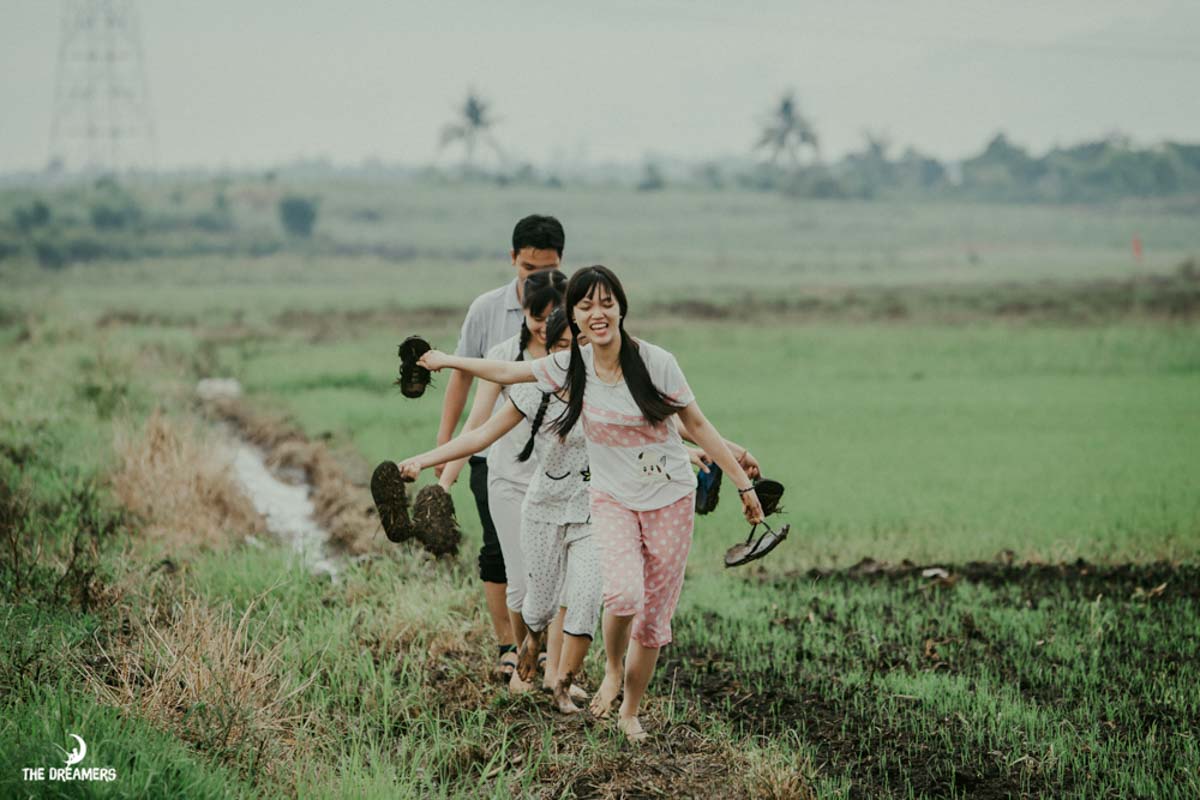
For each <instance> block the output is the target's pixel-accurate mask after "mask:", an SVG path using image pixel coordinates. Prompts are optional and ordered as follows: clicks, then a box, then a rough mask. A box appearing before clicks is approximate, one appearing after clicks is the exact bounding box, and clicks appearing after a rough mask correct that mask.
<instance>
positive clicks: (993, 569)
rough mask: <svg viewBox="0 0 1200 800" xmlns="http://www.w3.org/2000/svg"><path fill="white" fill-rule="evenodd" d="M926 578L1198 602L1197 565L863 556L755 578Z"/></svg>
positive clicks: (943, 584)
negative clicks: (847, 563)
mask: <svg viewBox="0 0 1200 800" xmlns="http://www.w3.org/2000/svg"><path fill="white" fill-rule="evenodd" d="M914 578H922V579H925V580H926V581H927V583H928V585H929V586H931V587H935V588H939V589H948V588H952V587H953V586H954V585H955V584H956V583H957V582H959V581H965V582H968V583H981V584H984V585H987V586H992V587H1001V586H1021V587H1025V588H1028V589H1030V590H1037V593H1039V594H1044V593H1046V592H1048V591H1052V592H1053V593H1054V594H1056V595H1061V594H1069V595H1072V596H1078V597H1084V598H1092V599H1094V598H1095V597H1096V596H1098V595H1103V596H1104V597H1108V598H1111V599H1115V600H1122V599H1125V600H1145V601H1150V600H1154V601H1156V602H1170V601H1176V600H1185V599H1193V600H1194V599H1200V565H1194V564H1192V565H1189V564H1173V563H1171V562H1167V561H1156V562H1149V563H1145V564H1093V563H1090V562H1088V561H1084V560H1083V559H1078V560H1076V561H1072V562H1069V563H1061V564H1039V563H1031V562H1026V563H1023V564H1017V563H1012V562H1011V561H1010V560H1009V559H1007V558H1002V559H1001V560H998V561H970V562H967V563H965V564H958V565H954V564H925V565H920V564H914V563H913V562H911V561H902V562H900V563H899V564H889V563H887V562H886V561H876V560H875V559H871V558H864V559H863V560H862V561H860V562H858V563H857V564H855V565H854V566H852V567H849V568H847V569H844V570H821V569H811V570H808V571H806V572H791V573H786V574H785V575H783V576H778V577H769V578H768V577H766V576H765V575H761V576H760V580H763V581H764V582H766V583H770V584H772V585H775V586H779V587H784V586H788V585H790V584H794V583H795V582H796V580H797V579H808V580H833V581H860V582H908V581H911V580H912V579H914Z"/></svg>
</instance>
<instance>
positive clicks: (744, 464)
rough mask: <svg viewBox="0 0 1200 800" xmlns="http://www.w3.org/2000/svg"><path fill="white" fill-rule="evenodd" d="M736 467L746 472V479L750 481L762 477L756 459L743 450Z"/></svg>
mask: <svg viewBox="0 0 1200 800" xmlns="http://www.w3.org/2000/svg"><path fill="white" fill-rule="evenodd" d="M737 462H738V466H740V467H741V468H742V469H744V470H745V471H746V477H747V478H749V479H750V480H756V479H758V478H761V477H762V470H761V469H759V466H758V459H756V458H755V457H754V456H752V455H750V451H749V450H743V451H742V454H741V455H740V456H738V460H737Z"/></svg>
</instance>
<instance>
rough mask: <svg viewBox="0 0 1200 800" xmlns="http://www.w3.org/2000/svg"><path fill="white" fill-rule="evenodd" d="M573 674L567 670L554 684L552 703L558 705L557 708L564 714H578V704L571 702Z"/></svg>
mask: <svg viewBox="0 0 1200 800" xmlns="http://www.w3.org/2000/svg"><path fill="white" fill-rule="evenodd" d="M573 680H575V676H574V675H572V674H571V673H570V672H568V673H567V674H566V675H563V676H562V678H560V679H559V681H558V683H556V684H555V685H554V705H556V706H558V710H559V711H561V712H562V713H564V714H578V713H579V712H580V708H579V706H577V705H575V704H574V703H573V702H571V688H572V687H573V686H574V685H575V684H574V683H572V681H573Z"/></svg>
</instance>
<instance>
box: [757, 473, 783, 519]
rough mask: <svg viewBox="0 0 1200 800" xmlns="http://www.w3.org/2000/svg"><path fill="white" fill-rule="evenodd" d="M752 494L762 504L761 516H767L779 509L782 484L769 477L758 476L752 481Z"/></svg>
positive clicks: (781, 497)
mask: <svg viewBox="0 0 1200 800" xmlns="http://www.w3.org/2000/svg"><path fill="white" fill-rule="evenodd" d="M754 494H755V495H757V497H758V503H759V505H761V506H762V510H763V516H764V517H769V516H771V515H772V514H774V513H775V512H776V511H778V510H779V501H780V500H782V499H783V484H782V483H780V482H779V481H773V480H771V479H770V478H759V479H758V480H756V481H755V482H754Z"/></svg>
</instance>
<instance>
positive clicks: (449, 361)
mask: <svg viewBox="0 0 1200 800" xmlns="http://www.w3.org/2000/svg"><path fill="white" fill-rule="evenodd" d="M417 363H418V364H420V365H421V366H422V367H424V368H425V369H428V370H431V371H433V372H439V371H441V370H443V369H447V368H449V369H457V370H462V371H463V372H466V373H469V374H471V375H474V376H475V377H476V378H483V379H484V380H485V381H491V382H492V383H499V384H502V385H504V386H511V385H512V384H514V383H533V382H534V381H535V380H536V378H534V377H533V366H532V362H530V361H496V360H494V359H490V358H466V357H465V356H452V355H447V354H446V353H443V352H442V351H440V350H430V351H428V352H427V353H425V355H423V356H421V360H420V361H418V362H417Z"/></svg>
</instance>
